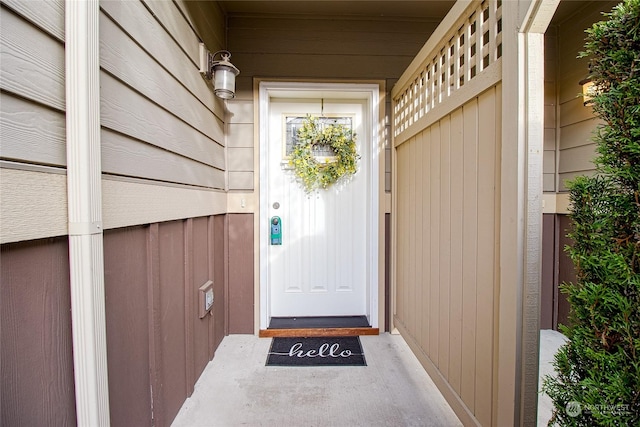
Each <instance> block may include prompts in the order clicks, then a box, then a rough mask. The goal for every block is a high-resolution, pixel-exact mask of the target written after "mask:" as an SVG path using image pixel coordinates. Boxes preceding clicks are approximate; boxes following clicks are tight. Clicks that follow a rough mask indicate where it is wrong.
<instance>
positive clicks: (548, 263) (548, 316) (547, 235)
mask: <svg viewBox="0 0 640 427" xmlns="http://www.w3.org/2000/svg"><path fill="white" fill-rule="evenodd" d="M556 250H557V244H556V215H555V214H544V215H543V216H542V280H541V288H540V329H552V328H553V323H554V322H553V319H554V312H555V310H554V304H555V301H556V298H555V289H556V288H557V286H556V275H555V272H556V268H555V266H556Z"/></svg>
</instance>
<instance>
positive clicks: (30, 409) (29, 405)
mask: <svg viewBox="0 0 640 427" xmlns="http://www.w3.org/2000/svg"><path fill="white" fill-rule="evenodd" d="M0 258H1V263H2V268H0V315H1V317H0V321H1V322H2V323H1V324H0V325H1V326H0V342H2V344H1V346H0V349H1V350H0V357H1V366H0V369H1V377H2V385H1V389H0V396H1V407H0V408H1V414H0V425H3V426H75V425H76V415H75V391H74V382H73V353H72V337H71V295H70V290H69V245H68V240H67V238H66V237H57V238H51V239H42V240H36V241H29V242H22V243H12V244H6V245H2V247H1V250H0Z"/></svg>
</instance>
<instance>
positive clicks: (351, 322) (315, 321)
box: [269, 316, 371, 329]
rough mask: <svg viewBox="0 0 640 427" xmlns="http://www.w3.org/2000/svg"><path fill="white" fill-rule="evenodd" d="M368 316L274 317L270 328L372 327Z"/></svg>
mask: <svg viewBox="0 0 640 427" xmlns="http://www.w3.org/2000/svg"><path fill="white" fill-rule="evenodd" d="M370 327H371V325H369V321H368V320H367V316H325V317H272V318H271V322H269V329H309V328H370Z"/></svg>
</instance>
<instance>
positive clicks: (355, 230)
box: [261, 97, 372, 316]
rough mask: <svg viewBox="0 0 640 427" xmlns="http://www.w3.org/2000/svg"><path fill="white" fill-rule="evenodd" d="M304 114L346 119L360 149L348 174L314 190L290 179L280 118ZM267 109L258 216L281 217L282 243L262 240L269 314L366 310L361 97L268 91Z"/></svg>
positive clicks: (367, 206) (366, 182)
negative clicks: (338, 181)
mask: <svg viewBox="0 0 640 427" xmlns="http://www.w3.org/2000/svg"><path fill="white" fill-rule="evenodd" d="M307 114H311V115H314V116H322V115H323V116H325V117H341V118H344V119H343V120H346V121H351V123H352V127H353V131H354V132H355V133H356V141H357V150H358V153H359V154H360V156H361V159H360V161H359V163H358V172H357V173H356V174H355V176H354V177H353V178H352V179H351V180H350V181H348V182H346V183H345V184H344V185H339V186H333V187H330V188H329V189H327V190H320V191H319V192H317V193H313V194H306V193H305V191H304V190H303V188H302V187H301V186H300V185H299V183H297V182H296V181H295V178H294V175H293V171H292V170H291V169H290V168H289V167H288V162H287V159H286V151H287V150H286V141H287V125H286V122H287V120H289V121H291V120H295V119H292V118H296V117H298V118H300V117H305V116H306V115H307ZM268 116H269V117H268V138H267V141H266V142H267V144H268V147H263V149H264V148H266V151H267V153H266V157H265V159H266V162H265V163H266V164H263V167H266V169H267V170H266V177H267V182H266V183H264V182H263V183H261V191H263V192H264V191H266V195H265V197H264V199H263V205H264V204H266V206H262V218H261V220H262V221H266V222H267V223H269V221H270V220H271V219H272V218H273V217H275V216H278V217H280V218H281V231H282V244H281V245H271V244H270V243H271V242H270V241H269V242H268V244H267V246H266V247H267V252H268V253H267V259H268V264H267V265H266V268H267V274H266V279H267V281H268V285H267V288H268V292H269V295H268V300H269V313H270V316H336V315H366V314H368V309H369V300H368V291H369V288H368V286H369V283H368V282H367V280H368V276H369V274H368V272H369V268H370V264H369V262H370V260H369V259H368V258H369V254H370V252H369V250H368V245H369V243H370V239H369V230H370V227H369V222H370V218H371V215H370V214H371V212H370V210H371V204H372V203H371V200H370V194H371V191H370V186H371V182H370V181H371V174H370V168H371V161H370V159H371V155H372V153H371V152H372V147H371V145H372V144H371V140H372V132H371V122H370V117H369V114H368V110H367V102H366V101H365V100H363V99H340V100H331V99H322V98H320V97H317V98H315V97H312V98H306V99H286V98H284V99H278V98H273V99H271V100H270V101H269V113H268ZM289 130H290V131H289V133H291V128H290V129H289ZM263 176H264V175H263ZM265 187H266V188H265Z"/></svg>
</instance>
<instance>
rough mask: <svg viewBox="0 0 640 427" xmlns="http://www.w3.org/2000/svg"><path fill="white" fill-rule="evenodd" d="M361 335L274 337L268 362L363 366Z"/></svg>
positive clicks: (269, 364) (284, 364) (364, 362)
mask: <svg viewBox="0 0 640 427" xmlns="http://www.w3.org/2000/svg"><path fill="white" fill-rule="evenodd" d="M366 365H367V362H366V360H365V358H364V352H363V351H362V346H361V345H360V337H357V336H355V337H309V338H290V337H276V338H273V341H271V348H270V349H269V356H268V357H267V366H366Z"/></svg>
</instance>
